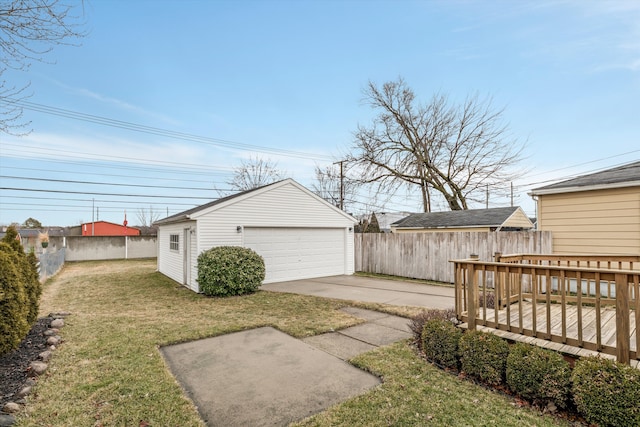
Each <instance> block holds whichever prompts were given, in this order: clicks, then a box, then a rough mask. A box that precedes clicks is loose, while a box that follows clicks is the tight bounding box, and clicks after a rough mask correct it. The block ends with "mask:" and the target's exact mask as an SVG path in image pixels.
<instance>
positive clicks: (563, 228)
mask: <svg viewBox="0 0 640 427" xmlns="http://www.w3.org/2000/svg"><path fill="white" fill-rule="evenodd" d="M529 194H530V195H531V196H533V197H534V198H535V199H537V203H538V230H543V231H551V232H553V252H554V253H556V254H632V255H638V254H640V162H634V163H630V164H627V165H624V166H620V167H616V168H613V169H608V170H605V171H602V172H596V173H592V174H589V175H583V176H580V177H578V178H574V179H570V180H567V181H562V182H558V183H556V184H551V185H547V186H545V187H540V188H536V189H534V190H533V191H531V193H529Z"/></svg>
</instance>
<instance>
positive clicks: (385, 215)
mask: <svg viewBox="0 0 640 427" xmlns="http://www.w3.org/2000/svg"><path fill="white" fill-rule="evenodd" d="M408 215H411V212H376V218H377V219H378V224H379V225H380V231H382V232H383V233H390V232H391V224H393V223H394V222H396V221H400V220H401V219H402V218H406V217H407V216H408Z"/></svg>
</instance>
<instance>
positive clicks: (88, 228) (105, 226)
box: [80, 221, 140, 236]
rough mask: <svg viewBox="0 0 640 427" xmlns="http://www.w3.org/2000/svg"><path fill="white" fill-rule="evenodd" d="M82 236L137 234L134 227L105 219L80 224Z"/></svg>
mask: <svg viewBox="0 0 640 427" xmlns="http://www.w3.org/2000/svg"><path fill="white" fill-rule="evenodd" d="M80 229H81V230H82V235H83V236H139V235H140V230H138V229H137V228H136V227H128V226H125V225H120V224H115V223H113V222H107V221H95V222H87V223H84V224H80Z"/></svg>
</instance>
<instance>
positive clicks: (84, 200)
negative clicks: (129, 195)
mask: <svg viewBox="0 0 640 427" xmlns="http://www.w3.org/2000/svg"><path fill="white" fill-rule="evenodd" d="M3 197H4V198H9V199H27V200H56V201H67V202H69V201H71V202H89V203H90V202H92V201H94V200H95V202H100V203H129V204H132V203H135V204H138V205H139V204H140V202H139V201H130V200H109V199H76V198H69V197H47V196H37V197H36V196H13V195H9V196H3ZM144 203H145V205H162V206H166V205H169V206H193V203H176V202H168V203H165V202H154V201H148V202H144ZM2 204H3V205H4V204H5V203H4V202H3V203H2Z"/></svg>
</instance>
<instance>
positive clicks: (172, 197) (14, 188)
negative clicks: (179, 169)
mask: <svg viewBox="0 0 640 427" xmlns="http://www.w3.org/2000/svg"><path fill="white" fill-rule="evenodd" d="M0 190H7V191H33V192H38V193H62V194H89V195H95V196H119V197H154V198H163V199H200V200H211V198H210V197H197V196H160V195H155V194H120V193H97V192H88V191H69V190H42V189H35V188H16V187H0ZM145 203H146V202H145Z"/></svg>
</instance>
